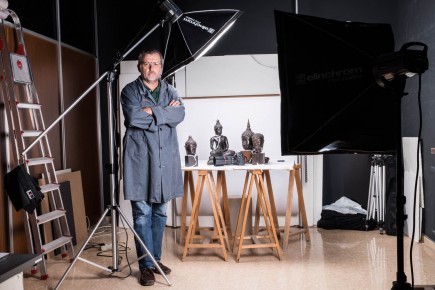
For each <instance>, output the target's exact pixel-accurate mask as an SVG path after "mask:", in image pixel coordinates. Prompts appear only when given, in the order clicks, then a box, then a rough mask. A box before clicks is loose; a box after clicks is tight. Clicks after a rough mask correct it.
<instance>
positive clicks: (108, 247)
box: [100, 243, 112, 251]
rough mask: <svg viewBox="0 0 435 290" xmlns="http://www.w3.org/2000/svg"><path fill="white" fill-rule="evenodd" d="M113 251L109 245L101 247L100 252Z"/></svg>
mask: <svg viewBox="0 0 435 290" xmlns="http://www.w3.org/2000/svg"><path fill="white" fill-rule="evenodd" d="M111 249H112V244H110V243H108V244H104V245H102V246H101V248H100V250H101V251H109V250H111Z"/></svg>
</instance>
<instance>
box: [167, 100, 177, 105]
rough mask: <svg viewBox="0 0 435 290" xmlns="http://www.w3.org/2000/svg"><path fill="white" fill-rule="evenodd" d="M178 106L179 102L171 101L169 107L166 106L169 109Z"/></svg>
mask: <svg viewBox="0 0 435 290" xmlns="http://www.w3.org/2000/svg"><path fill="white" fill-rule="evenodd" d="M179 105H180V102H179V101H176V100H172V101H170V102H169V105H168V106H171V107H178V106H179Z"/></svg>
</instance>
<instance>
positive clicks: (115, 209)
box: [54, 205, 172, 290]
mask: <svg viewBox="0 0 435 290" xmlns="http://www.w3.org/2000/svg"><path fill="white" fill-rule="evenodd" d="M110 210H111V211H112V254H113V257H114V265H113V267H110V266H109V267H103V266H100V265H98V264H96V263H94V262H91V261H88V260H86V259H83V258H81V257H80V255H81V254H82V252H83V250H84V249H85V247H86V246H87V244H88V243H89V241H90V240H91V238H92V237H93V235H94V234H95V231H96V230H97V229H98V227H99V226H100V224H101V223H102V222H103V220H104V218H105V217H106V215H107V213H108V212H109V211H110ZM114 212H117V213H118V214H120V216H121V218H122V219H123V220H124V221H125V223H126V224H127V225H128V227H129V228H130V230H131V231H132V232H133V234H134V236H135V238H136V239H137V240H138V241H139V243H140V244H141V246H142V247H143V248H144V250H145V252H146V254H147V255H148V256H149V257H150V259H151V260H152V262H153V264H154V266H155V267H156V269H157V270H158V271H159V273H160V274H161V275H162V277H163V278H164V279H165V280H166V283H167V284H168V286H171V285H172V284H171V282H170V281H169V280H168V278H167V277H166V275H165V273H163V271H162V269H161V268H160V266H159V265H158V263H157V261H156V260H155V259H154V257H153V255H151V253H150V252H149V251H148V248H147V247H146V246H145V244H144V242H143V241H142V240H141V238H140V237H139V235H138V234H137V232H136V231H135V230H134V228H133V226H132V225H131V223H130V222H129V221H128V220H127V218H126V216H125V215H124V213H123V212H122V211H121V209H120V208H119V206H118V205H115V206H113V205H111V206H108V207H107V209H106V210H105V211H104V213H103V215H102V216H101V218H100V220H99V221H98V223H97V224H96V226H95V228H94V229H93V231H92V233H91V234H90V235H89V237H88V238H87V240H86V241H85V242H84V244H83V246H82V247H81V248H80V250H79V252H78V253H77V255H76V256H75V257H74V259H73V260H72V262H71V264H70V265H69V267H68V269H67V270H66V271H65V273H64V274H63V275H62V277H61V278H60V280H59V282H58V283H57V285H56V287H55V288H54V290H57V289H59V287H60V285H61V284H62V282H63V281H64V280H65V278H66V276H67V275H68V273H69V271H70V270H71V269H72V267H73V266H74V264H75V263H76V262H77V260H80V261H83V262H86V263H88V264H90V265H92V266H95V267H97V268H100V269H102V270H104V271H108V272H111V273H113V272H118V271H119V269H118V259H117V257H118V251H117V249H118V245H117V244H118V242H117V239H116V232H115V230H114V228H115V227H114V224H113V223H114V220H115V219H114V218H113V217H114V216H116V215H115V214H114Z"/></svg>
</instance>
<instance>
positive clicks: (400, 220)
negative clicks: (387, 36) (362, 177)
mask: <svg viewBox="0 0 435 290" xmlns="http://www.w3.org/2000/svg"><path fill="white" fill-rule="evenodd" d="M405 81H406V76H405V75H403V76H400V77H398V78H396V79H394V80H393V81H392V83H391V84H388V85H387V87H386V89H388V90H389V91H390V93H391V95H392V97H393V98H394V101H395V108H394V109H395V111H396V112H395V113H396V118H397V119H396V124H397V128H396V148H397V149H396V188H397V189H396V228H397V231H396V235H397V239H396V244H397V249H396V251H397V272H396V279H397V280H396V281H394V282H393V287H392V288H391V289H393V290H399V289H400V290H401V289H403V290H408V289H411V284H409V283H408V282H407V280H406V274H405V266H404V254H403V252H404V246H403V227H404V224H405V220H406V218H407V216H406V215H405V211H404V208H405V203H406V198H405V194H404V190H403V186H404V182H403V180H404V178H403V150H402V149H403V148H402V147H403V146H402V126H401V122H402V117H401V116H402V106H401V103H402V97H403V92H404V88H405Z"/></svg>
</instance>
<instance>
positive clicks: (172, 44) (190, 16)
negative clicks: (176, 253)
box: [22, 0, 242, 289]
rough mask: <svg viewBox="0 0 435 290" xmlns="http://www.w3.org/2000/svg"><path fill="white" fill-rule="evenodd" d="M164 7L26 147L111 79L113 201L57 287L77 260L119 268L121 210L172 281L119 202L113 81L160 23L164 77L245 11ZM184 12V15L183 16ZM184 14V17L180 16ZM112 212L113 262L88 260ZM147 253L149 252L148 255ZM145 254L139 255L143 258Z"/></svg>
mask: <svg viewBox="0 0 435 290" xmlns="http://www.w3.org/2000/svg"><path fill="white" fill-rule="evenodd" d="M158 5H159V7H160V9H161V10H162V11H163V12H164V13H165V17H164V19H163V20H162V21H161V22H160V23H157V24H156V25H155V26H154V27H153V28H152V29H151V30H150V31H149V32H148V33H147V34H146V35H144V36H143V37H142V38H141V39H139V41H137V42H136V43H135V44H134V45H133V46H132V47H131V48H130V49H128V50H127V51H126V52H125V53H124V54H123V55H122V56H121V57H120V58H119V59H118V60H117V61H116V62H115V63H114V64H113V66H112V68H111V69H109V70H108V71H106V72H105V73H103V74H102V75H101V76H100V77H99V78H98V80H96V81H95V82H94V83H93V84H92V85H91V86H90V87H89V88H88V89H87V90H86V91H85V92H84V93H83V94H82V95H81V96H79V97H78V98H77V99H76V100H75V101H74V103H73V104H71V105H70V106H69V107H68V108H67V109H66V110H65V111H64V112H63V113H62V114H61V115H60V116H59V117H58V118H57V119H56V120H55V121H54V122H53V123H51V124H50V126H48V127H47V128H46V129H45V130H44V131H43V132H42V133H41V134H40V135H38V137H37V138H35V140H34V141H33V143H31V144H30V145H29V147H27V148H26V150H25V151H23V153H22V155H24V154H25V153H26V152H27V151H29V150H30V149H31V148H32V147H33V146H34V145H36V144H37V143H38V141H39V140H40V139H41V138H42V137H43V136H45V135H46V134H47V133H48V131H50V130H51V129H52V128H53V127H54V126H55V125H56V124H57V123H58V122H59V121H60V120H62V119H63V117H64V116H65V115H66V114H68V113H69V112H70V111H71V110H72V109H73V108H74V107H75V106H76V105H77V104H78V103H79V102H80V101H81V100H82V99H83V98H84V97H85V96H86V95H87V94H88V93H89V92H90V91H91V90H92V89H94V88H95V87H96V86H97V85H98V84H99V83H100V82H101V81H102V80H103V79H104V78H106V79H107V103H108V116H109V124H108V127H109V151H110V157H109V159H110V160H109V161H110V164H108V165H107V170H108V174H109V175H110V205H109V206H108V207H107V209H106V210H105V211H104V213H103V214H102V216H101V218H100V219H99V221H98V223H97V224H96V226H95V228H94V230H93V231H92V232H91V234H90V235H89V237H88V239H87V240H86V241H85V243H84V244H83V246H82V247H81V248H80V250H79V252H78V253H77V255H76V256H75V258H74V259H73V260H72V262H71V264H70V265H69V267H68V269H67V270H66V271H65V273H64V274H63V276H62V277H61V279H60V280H59V282H58V283H57V285H56V287H55V289H58V288H59V287H60V285H61V284H62V282H63V281H64V280H65V278H66V276H67V275H68V273H69V271H70V270H71V269H72V267H73V266H74V264H75V263H76V262H77V260H81V261H84V262H87V263H89V264H91V265H93V266H95V267H98V268H101V269H103V270H105V271H109V272H116V271H119V269H118V260H119V254H118V242H117V236H116V223H115V221H116V217H117V214H119V215H120V216H121V217H122V219H123V220H124V221H125V222H126V224H127V225H128V227H129V228H130V229H131V231H132V232H133V234H134V236H135V237H136V239H137V240H138V241H139V243H140V244H141V245H142V247H143V248H144V249H145V252H146V255H148V256H149V257H150V258H151V260H152V262H153V263H154V265H155V267H156V268H157V269H158V271H159V272H160V273H161V274H162V276H163V277H164V279H165V280H166V282H167V284H168V285H171V282H170V281H169V280H168V279H167V277H166V275H165V274H164V273H163V271H162V269H161V268H160V266H159V265H158V264H157V262H156V261H155V259H154V257H153V256H152V255H151V254H150V252H149V250H148V249H147V247H146V246H145V244H144V243H143V241H142V240H141V239H140V237H139V235H138V234H137V233H136V231H135V230H134V228H133V226H132V225H131V223H130V222H129V221H128V219H127V218H126V216H125V215H124V213H123V212H122V211H121V209H120V207H119V205H117V204H116V200H115V198H116V193H117V192H116V190H117V188H118V187H117V180H116V173H117V171H118V164H117V161H116V160H117V159H116V152H117V151H116V150H117V149H116V146H115V129H114V124H115V120H114V119H115V113H114V110H113V94H112V91H113V90H112V84H113V81H114V79H115V75H116V69H117V67H118V65H119V64H120V63H121V61H123V60H124V59H125V57H126V56H127V55H128V54H129V53H130V52H131V51H133V49H135V48H136V47H137V46H138V45H139V44H140V43H142V41H143V40H145V38H147V37H148V36H149V35H150V34H151V33H152V32H154V31H155V30H156V29H157V28H158V27H160V26H163V25H164V24H165V23H166V22H169V23H170V26H169V28H170V34H169V36H168V39H167V42H166V47H165V48H164V54H163V56H164V59H165V62H164V64H165V65H164V67H163V73H162V78H166V77H168V76H170V75H172V74H173V73H175V71H176V70H178V69H180V68H181V67H183V66H185V65H187V64H188V63H190V62H192V61H194V60H196V59H198V58H199V57H201V56H202V55H203V54H204V53H205V52H206V51H207V50H208V49H210V48H211V47H212V46H213V45H214V44H215V43H216V41H217V40H218V39H219V38H220V37H221V36H222V35H223V34H224V33H225V32H226V31H227V30H228V29H229V28H230V27H231V25H232V24H233V23H234V22H235V21H236V20H237V19H238V17H240V15H241V14H242V12H241V11H239V10H234V9H222V10H207V11H195V12H187V13H183V12H182V11H181V9H180V8H179V7H178V6H177V5H176V4H175V3H174V2H172V0H161V1H159V2H158ZM182 16H183V17H182ZM180 18H182V19H181V20H180V21H179V19H180ZM109 211H110V212H111V216H112V219H111V223H112V224H111V231H112V266H109V267H103V266H100V265H98V264H96V263H94V262H91V261H88V260H86V259H83V258H81V257H80V255H81V253H82V252H83V250H84V248H85V247H86V245H87V244H88V242H89V240H90V239H91V238H92V236H93V235H94V234H95V231H96V230H97V229H98V227H99V226H100V224H101V223H102V222H103V219H104V218H105V217H106V215H107V214H108V213H109ZM146 255H145V256H146ZM141 258H143V257H138V259H141Z"/></svg>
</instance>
